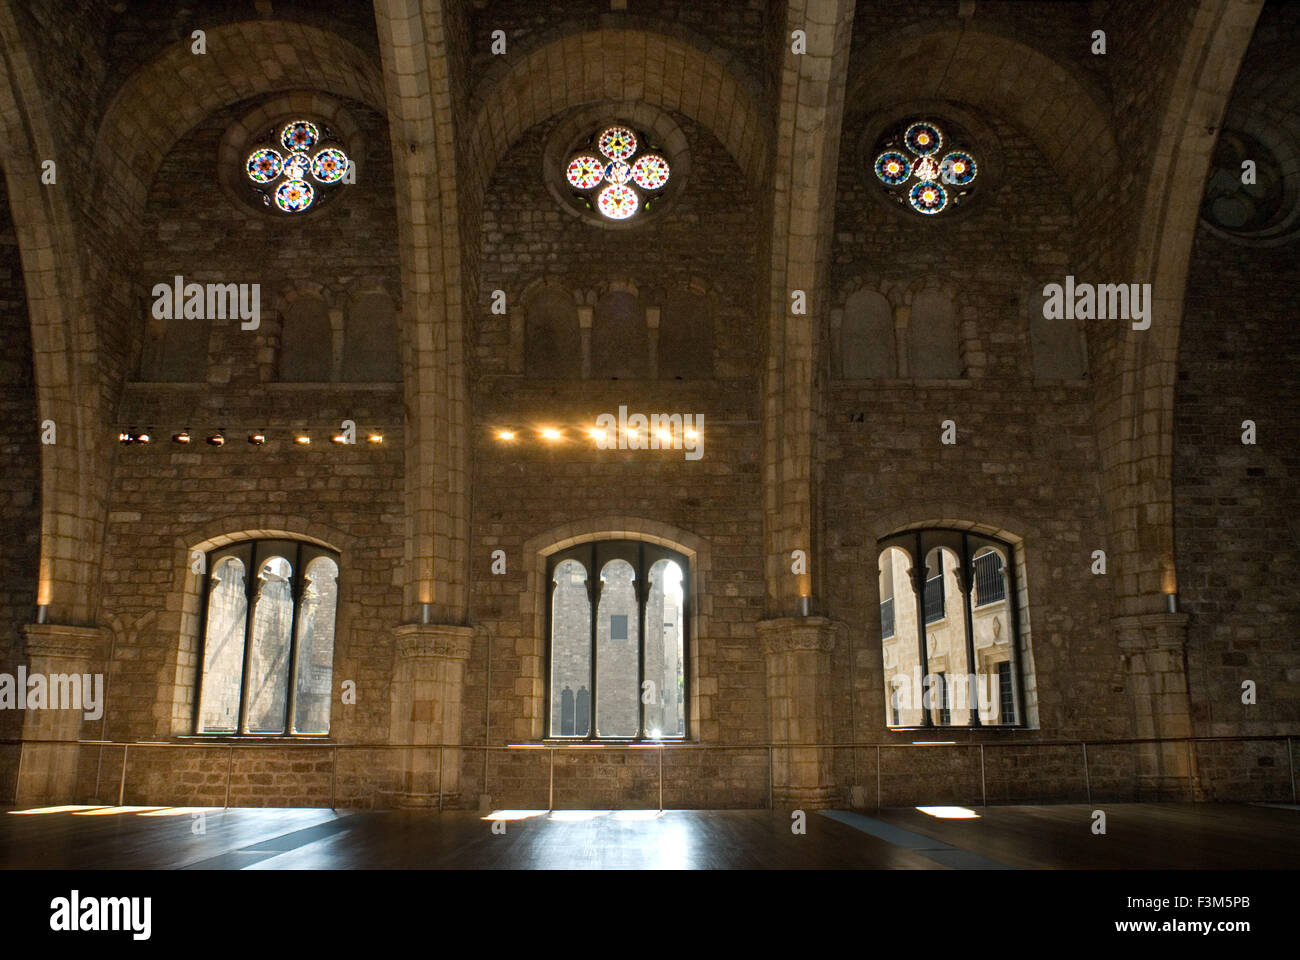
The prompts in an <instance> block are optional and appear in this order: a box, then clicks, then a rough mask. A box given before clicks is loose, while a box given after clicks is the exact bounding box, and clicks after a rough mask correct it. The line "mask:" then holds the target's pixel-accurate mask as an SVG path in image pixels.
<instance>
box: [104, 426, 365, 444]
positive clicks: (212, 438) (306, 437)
mask: <svg viewBox="0 0 1300 960" xmlns="http://www.w3.org/2000/svg"><path fill="white" fill-rule="evenodd" d="M202 439H203V442H204V443H206V444H208V445H210V446H213V447H220V446H224V445H225V442H226V439H227V438H226V431H225V430H217V431H215V432H214V433H210V434H208V435H207V436H206V437H203V438H202ZM330 439H331V440H333V441H334V442H335V443H338V444H346V443H347V442H348V438H347V437H346V436H345V435H344V434H342V433H336V434H335V435H334V436H333V437H331V438H330ZM117 440H118V442H119V443H121V444H122V445H123V446H125V447H129V446H131V445H133V444H138V443H151V442H153V440H154V436H153V433H152V432H151V431H148V430H145V431H141V432H138V433H137V432H135V431H125V430H124V431H123V432H121V433H119V434H118V435H117ZM194 440H195V436H194V434H192V433H190V431H188V430H182V431H181V432H180V433H173V434H172V443H178V444H182V445H184V444H187V443H192V442H193V441H194ZM248 442H249V443H251V444H252V445H253V446H255V447H260V446H261V445H262V444H264V443H266V433H265V431H262V430H254V431H253V432H252V433H250V434H249V435H248ZM293 442H294V443H296V444H299V445H301V446H304V447H305V446H308V445H310V444H311V431H309V430H299V431H297V432H296V433H294V435H293ZM366 442H367V443H383V442H384V435H383V434H382V433H379V432H378V431H372V432H371V433H370V434H369V435H367V437H366Z"/></svg>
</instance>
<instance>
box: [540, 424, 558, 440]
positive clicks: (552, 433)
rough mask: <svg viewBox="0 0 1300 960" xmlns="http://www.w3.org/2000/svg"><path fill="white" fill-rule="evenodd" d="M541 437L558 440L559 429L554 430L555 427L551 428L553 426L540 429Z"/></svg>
mask: <svg viewBox="0 0 1300 960" xmlns="http://www.w3.org/2000/svg"><path fill="white" fill-rule="evenodd" d="M542 438H543V439H544V440H559V439H560V431H559V430H555V429H553V428H551V427H547V428H546V429H545V430H543V431H542Z"/></svg>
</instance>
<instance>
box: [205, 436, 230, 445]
mask: <svg viewBox="0 0 1300 960" xmlns="http://www.w3.org/2000/svg"><path fill="white" fill-rule="evenodd" d="M205 442H206V443H209V444H211V445H212V446H214V447H219V446H221V445H222V444H223V443H225V442H226V438H225V437H224V436H223V435H222V434H220V433H214V434H212V436H210V437H208V438H207V440H206V441H205Z"/></svg>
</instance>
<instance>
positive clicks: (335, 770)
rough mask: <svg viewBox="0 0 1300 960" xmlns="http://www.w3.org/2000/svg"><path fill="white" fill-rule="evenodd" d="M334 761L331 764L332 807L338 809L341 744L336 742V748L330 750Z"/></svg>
mask: <svg viewBox="0 0 1300 960" xmlns="http://www.w3.org/2000/svg"><path fill="white" fill-rule="evenodd" d="M330 754H331V755H332V757H333V762H332V763H331V764H330V809H331V810H337V805H336V797H337V795H338V782H339V745H338V744H337V743H336V744H334V749H333V750H331V751H330Z"/></svg>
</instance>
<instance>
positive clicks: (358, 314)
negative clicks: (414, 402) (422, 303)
mask: <svg viewBox="0 0 1300 960" xmlns="http://www.w3.org/2000/svg"><path fill="white" fill-rule="evenodd" d="M400 361H401V341H400V338H399V337H398V327H397V304H396V303H395V302H394V300H393V295H392V294H391V293H390V292H389V291H388V289H387V288H386V287H385V286H384V285H383V284H380V283H369V284H363V285H361V286H358V287H357V289H356V290H354V291H353V292H352V294H351V295H350V296H349V297H348V299H347V311H346V313H345V314H344V317H343V359H342V362H341V364H340V367H341V376H340V378H341V379H343V380H348V381H362V382H386V381H395V380H400V379H401V377H402V370H401V362H400Z"/></svg>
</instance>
